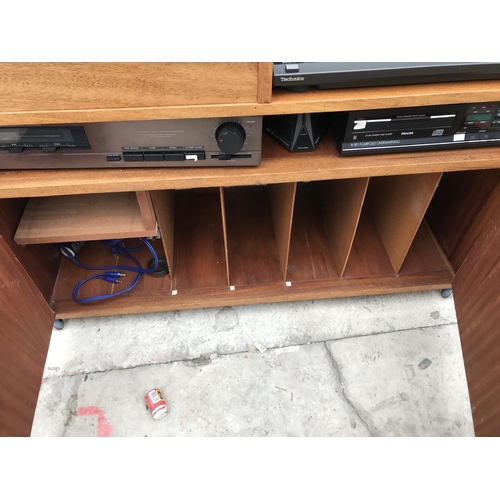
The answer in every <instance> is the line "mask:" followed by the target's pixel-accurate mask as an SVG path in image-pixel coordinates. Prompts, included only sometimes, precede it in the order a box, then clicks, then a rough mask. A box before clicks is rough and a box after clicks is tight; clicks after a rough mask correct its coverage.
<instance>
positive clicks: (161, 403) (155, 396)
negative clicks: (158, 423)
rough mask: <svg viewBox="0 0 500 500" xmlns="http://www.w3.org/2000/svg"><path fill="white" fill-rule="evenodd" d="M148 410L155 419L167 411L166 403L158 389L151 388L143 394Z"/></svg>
mask: <svg viewBox="0 0 500 500" xmlns="http://www.w3.org/2000/svg"><path fill="white" fill-rule="evenodd" d="M144 400H145V401H146V405H147V408H148V410H149V411H150V412H151V414H152V415H153V418H154V419H155V420H158V419H159V418H162V417H164V416H165V415H166V414H167V413H168V410H167V404H166V403H165V399H164V398H163V396H162V394H161V391H160V389H151V390H150V391H148V392H146V395H145V396H144Z"/></svg>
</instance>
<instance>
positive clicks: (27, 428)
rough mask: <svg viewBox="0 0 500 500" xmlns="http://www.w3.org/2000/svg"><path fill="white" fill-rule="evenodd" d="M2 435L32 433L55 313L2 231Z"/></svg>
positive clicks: (0, 372) (0, 337) (0, 309)
mask: <svg viewBox="0 0 500 500" xmlns="http://www.w3.org/2000/svg"><path fill="white" fill-rule="evenodd" d="M0 284H1V285H0V436H29V435H30V433H31V425H32V422H33V417H34V414H35V408H36V403H37V400H38V393H39V391H40V383H41V381H42V376H43V368H44V366H45V359H46V357H47V351H48V348H49V342H50V336H51V333H52V325H53V322H54V313H53V311H52V310H51V309H50V307H49V306H48V304H47V302H46V301H45V300H44V298H43V297H42V295H41V293H40V291H39V290H38V288H37V287H36V285H35V284H34V283H33V281H32V280H31V278H30V277H29V276H28V274H27V273H26V271H25V270H24V268H23V267H22V266H21V264H20V263H19V261H18V260H17V259H16V257H15V255H14V253H13V252H12V250H11V249H10V247H9V245H7V243H6V241H5V240H4V239H3V238H2V237H1V236H0Z"/></svg>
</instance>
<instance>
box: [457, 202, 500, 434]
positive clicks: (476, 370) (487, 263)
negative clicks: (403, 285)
mask: <svg viewBox="0 0 500 500" xmlns="http://www.w3.org/2000/svg"><path fill="white" fill-rule="evenodd" d="M453 294H454V297H455V305H456V311H457V319H458V326H459V329H460V338H461V342H462V350H463V356H464V362H465V370H466V374H467V382H468V386H469V395H470V400H471V406H472V415H473V419H474V428H475V432H476V435H477V436H500V362H499V360H500V328H499V325H500V199H498V198H497V210H496V214H495V217H494V218H492V219H491V220H490V221H489V222H488V224H487V226H486V229H485V230H484V232H483V233H482V235H481V236H480V238H479V239H478V240H477V242H476V244H475V246H474V247H473V248H472V250H471V252H470V253H469V255H468V256H467V258H466V259H465V262H464V263H463V265H462V266H461V268H460V270H459V271H458V273H457V275H456V277H455V279H454V280H453Z"/></svg>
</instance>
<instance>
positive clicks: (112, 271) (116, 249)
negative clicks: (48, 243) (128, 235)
mask: <svg viewBox="0 0 500 500" xmlns="http://www.w3.org/2000/svg"><path fill="white" fill-rule="evenodd" d="M140 240H141V241H142V245H140V246H138V247H135V248H127V247H125V244H124V243H123V240H122V239H115V240H104V241H102V243H103V244H104V245H106V246H109V247H111V252H112V254H113V255H115V256H116V255H118V254H120V255H123V256H124V257H125V258H127V259H129V260H131V261H132V262H133V263H134V264H135V266H136V267H131V266H121V265H120V266H119V265H116V266H103V267H90V266H86V265H84V264H82V263H81V262H79V261H78V260H77V259H76V258H75V257H73V255H71V254H70V253H69V252H68V250H67V249H66V247H65V246H64V245H62V244H61V243H60V244H59V248H60V249H61V251H62V252H63V253H64V255H66V257H68V258H69V259H70V260H71V261H72V262H73V263H74V264H76V265H77V266H78V267H81V268H82V269H86V270H88V271H104V272H101V273H99V274H94V275H93V276H89V277H88V278H85V279H83V280H81V281H79V282H78V283H77V284H76V285H75V288H74V289H73V300H75V301H76V302H78V303H80V304H87V303H89V302H96V301H98V300H104V299H110V298H112V297H117V296H118V295H123V294H124V293H127V292H129V291H130V290H132V288H134V287H135V286H136V285H137V283H138V282H139V280H140V278H141V276H142V275H143V274H151V273H154V272H155V271H156V269H157V268H158V255H157V254H156V252H155V250H154V248H153V247H152V246H151V243H149V241H148V240H147V239H146V238H140ZM145 246H146V247H148V249H149V251H150V252H151V255H152V256H153V259H154V267H153V268H151V269H143V268H142V267H141V265H140V264H139V262H138V261H137V260H136V259H134V258H133V257H132V256H131V255H129V253H128V252H134V251H137V250H141V249H142V248H144V247H145ZM120 271H130V272H134V273H137V276H136V277H135V279H134V281H132V283H131V284H130V285H129V286H128V287H126V288H124V289H123V290H120V291H118V292H114V293H109V294H104V295H97V296H94V297H84V298H78V297H77V294H78V291H79V290H80V288H81V287H82V286H83V285H84V284H85V283H88V282H89V281H92V280H96V279H101V280H103V281H107V282H108V283H121V282H122V281H121V280H120V279H118V278H120V277H123V276H126V274H124V273H122V272H120Z"/></svg>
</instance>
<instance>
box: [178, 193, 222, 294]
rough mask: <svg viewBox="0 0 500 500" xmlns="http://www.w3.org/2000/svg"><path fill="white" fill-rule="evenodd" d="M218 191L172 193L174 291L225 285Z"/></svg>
mask: <svg viewBox="0 0 500 500" xmlns="http://www.w3.org/2000/svg"><path fill="white" fill-rule="evenodd" d="M221 212H222V211H221V201H220V195H219V190H218V189H216V190H215V191H210V190H209V191H205V192H203V191H198V192H195V191H193V190H192V189H187V190H186V189H185V190H179V191H175V257H174V266H175V283H174V285H173V286H174V287H175V289H176V290H178V291H179V293H180V292H182V291H183V290H191V289H196V288H213V287H224V288H225V287H226V286H227V266H226V251H225V245H224V229H223V226H222V213H221Z"/></svg>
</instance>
